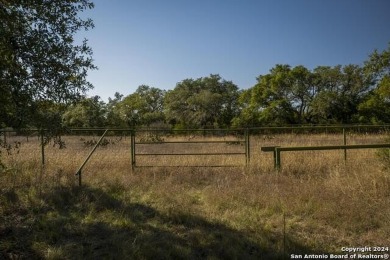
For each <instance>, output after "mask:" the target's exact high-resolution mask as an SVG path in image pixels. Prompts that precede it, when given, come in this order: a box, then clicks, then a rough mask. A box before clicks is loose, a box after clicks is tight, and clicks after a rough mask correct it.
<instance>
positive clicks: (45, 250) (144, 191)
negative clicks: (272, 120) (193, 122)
mask: <svg viewBox="0 0 390 260" xmlns="http://www.w3.org/2000/svg"><path fill="white" fill-rule="evenodd" d="M15 138H17V137H15ZM81 138H84V140H85V139H86V138H90V137H66V138H65V141H66V144H67V148H66V149H61V150H59V149H58V148H54V147H51V146H47V147H46V159H47V161H46V164H45V166H44V167H42V166H41V164H40V150H39V143H38V141H37V140H35V141H34V140H31V139H30V140H29V142H27V141H23V140H22V141H23V142H22V145H21V147H20V150H19V153H18V152H17V151H15V152H14V153H12V154H11V155H4V156H3V160H4V162H5V164H6V165H7V166H8V168H7V170H6V171H5V172H3V173H2V174H1V177H0V178H1V180H0V181H1V182H0V183H1V184H0V185H1V191H0V192H1V197H0V203H1V204H0V206H1V207H0V258H1V257H3V258H17V257H22V258H26V259H33V258H47V259H59V258H62V259H63V258H66V259H67V258H71V259H73V258H75V259H85V258H87V259H89V258H90V259H92V258H93V259H96V258H109V259H110V258H130V259H131V258H141V259H149V258H156V257H157V258H185V259H188V258H193V259H197V258H199V259H203V258H210V259H213V258H215V259H221V258H222V259H225V258H227V259H251V258H252V259H279V258H281V257H284V256H289V255H290V254H298V253H336V252H340V251H341V247H345V246H379V245H383V246H386V245H387V246H388V245H390V239H389V236H388V234H390V207H389V205H390V176H389V172H388V170H386V169H385V168H384V167H383V165H382V164H381V161H380V159H379V157H378V156H377V155H376V151H374V150H359V151H349V152H348V160H347V161H346V162H344V155H343V152H342V151H341V152H340V151H323V152H321V151H316V152H299V153H286V154H283V155H282V156H283V168H282V169H281V171H280V172H276V171H275V170H274V169H273V161H272V154H269V153H261V152H260V147H261V146H269V145H291V146H292V145H320V144H323V145H329V144H342V138H340V136H338V135H276V136H272V137H270V138H269V137H267V138H265V137H263V136H259V137H254V138H252V140H251V144H252V147H251V151H252V156H251V164H250V166H249V167H247V168H245V167H238V168H237V167H236V168H207V167H198V168H191V167H190V168H186V167H177V168H176V167H175V168H169V167H159V168H137V169H136V170H135V171H134V172H131V162H130V151H129V147H130V145H129V140H128V139H122V140H120V141H118V142H116V144H112V145H107V146H106V147H99V149H98V150H97V152H96V154H95V155H93V157H92V159H91V161H90V162H89V163H88V164H87V166H86V168H85V170H84V171H83V181H84V185H83V186H82V187H78V186H77V179H76V177H75V176H74V174H75V171H76V170H77V168H78V166H79V165H80V164H81V163H82V161H83V159H84V158H85V157H86V155H87V154H88V152H89V151H90V149H91V148H90V147H84V141H82V140H80V139H81ZM171 138H176V139H175V140H177V138H178V137H171ZM197 138H198V137H197ZM199 138H200V137H199ZM213 138H214V139H213V140H223V139H221V138H220V137H213ZM383 138H384V137H383V136H379V135H372V136H367V135H356V136H350V137H349V138H348V143H351V144H352V143H373V142H381V141H383ZM15 140H16V139H15ZM209 140H211V139H209ZM172 146H173V147H168V146H167V145H161V144H156V145H153V146H146V145H145V146H144V147H142V146H141V145H140V146H139V147H137V148H138V149H139V151H140V152H145V153H147V152H158V151H161V152H164V151H165V152H166V151H167V150H169V149H172V150H175V151H183V152H195V151H221V150H222V151H226V150H228V149H230V150H238V151H241V150H242V149H243V148H242V147H240V146H239V145H230V144H226V145H223V144H222V145H220V147H219V146H218V145H210V146H199V145H192V146H191V145H179V144H174V145H172ZM241 162H242V164H243V165H244V164H245V163H244V162H245V158H243V157H240V156H238V157H227V158H226V157H222V156H219V157H218V156H216V157H212V156H208V157H206V158H204V157H196V156H182V157H169V158H168V157H164V156H161V157H146V158H144V159H143V161H137V163H139V164H140V165H141V163H143V164H144V165H150V164H161V165H162V164H165V165H169V164H175V165H176V164H180V163H181V164H184V165H202V164H203V165H208V164H212V163H218V164H230V163H235V164H237V163H241Z"/></svg>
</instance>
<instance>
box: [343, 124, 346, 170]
mask: <svg viewBox="0 0 390 260" xmlns="http://www.w3.org/2000/svg"><path fill="white" fill-rule="evenodd" d="M343 143H344V145H347V135H346V133H345V128H343ZM344 161H345V162H346V161H347V149H344Z"/></svg>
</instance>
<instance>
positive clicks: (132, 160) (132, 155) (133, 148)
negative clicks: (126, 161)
mask: <svg viewBox="0 0 390 260" xmlns="http://www.w3.org/2000/svg"><path fill="white" fill-rule="evenodd" d="M130 142H131V145H130V146H131V149H130V150H131V171H134V168H135V130H134V129H133V130H131V138H130Z"/></svg>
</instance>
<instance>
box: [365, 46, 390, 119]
mask: <svg viewBox="0 0 390 260" xmlns="http://www.w3.org/2000/svg"><path fill="white" fill-rule="evenodd" d="M364 71H365V73H366V75H367V77H368V78H369V79H370V80H372V84H373V85H374V86H375V87H374V88H373V89H372V91H371V92H370V93H369V95H368V96H367V98H366V99H365V101H364V102H362V103H361V104H359V108H358V109H359V115H360V117H359V120H360V121H363V122H370V123H388V122H390V43H389V46H388V48H387V50H385V51H383V52H382V53H378V52H377V51H374V52H373V53H372V54H371V55H370V59H369V60H368V61H367V62H366V63H365V66H364Z"/></svg>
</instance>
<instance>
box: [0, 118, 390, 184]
mask: <svg viewBox="0 0 390 260" xmlns="http://www.w3.org/2000/svg"><path fill="white" fill-rule="evenodd" d="M0 133H1V142H2V149H1V150H2V154H3V155H2V159H3V160H7V161H8V163H11V164H12V163H17V162H18V161H29V162H30V163H33V164H34V165H36V167H37V168H38V167H39V166H40V167H51V169H52V171H60V170H61V169H65V168H66V169H73V172H74V173H76V174H77V175H78V176H79V182H80V183H81V175H82V174H81V173H82V171H83V170H84V169H85V168H88V172H93V171H105V170H107V171H110V170H112V169H113V168H115V169H116V170H117V171H122V172H126V171H135V170H136V169H137V168H152V167H248V166H250V167H252V166H255V167H263V168H264V169H273V166H274V165H273V159H272V158H273V157H272V154H271V153H262V152H261V147H266V146H274V147H275V146H280V147H293V146H302V144H304V145H305V146H332V145H333V146H334V145H367V144H380V143H385V142H386V139H385V137H386V136H388V135H389V133H390V125H376V126H372V125H342V126H295V127H258V128H247V129H185V130H174V129H105V128H74V129H67V131H65V132H63V133H62V134H61V136H60V138H57V139H47V137H46V133H45V130H38V129H22V130H13V129H1V130H0ZM342 152H343V153H345V156H346V150H344V151H342ZM358 153H359V154H358ZM362 154H364V155H365V156H366V157H364V158H363V160H370V159H372V153H363V152H358V151H353V152H349V151H348V158H353V157H356V158H360V160H361V159H362V157H361V155H362ZM317 155H318V152H313V151H303V152H302V153H300V154H299V155H298V154H294V155H290V153H289V154H287V153H286V156H285V157H286V158H289V157H291V156H294V160H302V161H303V162H304V161H305V160H307V158H310V157H312V158H313V156H314V157H315V156H317ZM359 156H360V157H359ZM324 158H326V157H324ZM325 160H326V159H325ZM284 161H286V162H285V163H284V164H288V160H284ZM48 164H49V166H48ZM89 165H91V167H88V166H89ZM73 175H74V174H73Z"/></svg>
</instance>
